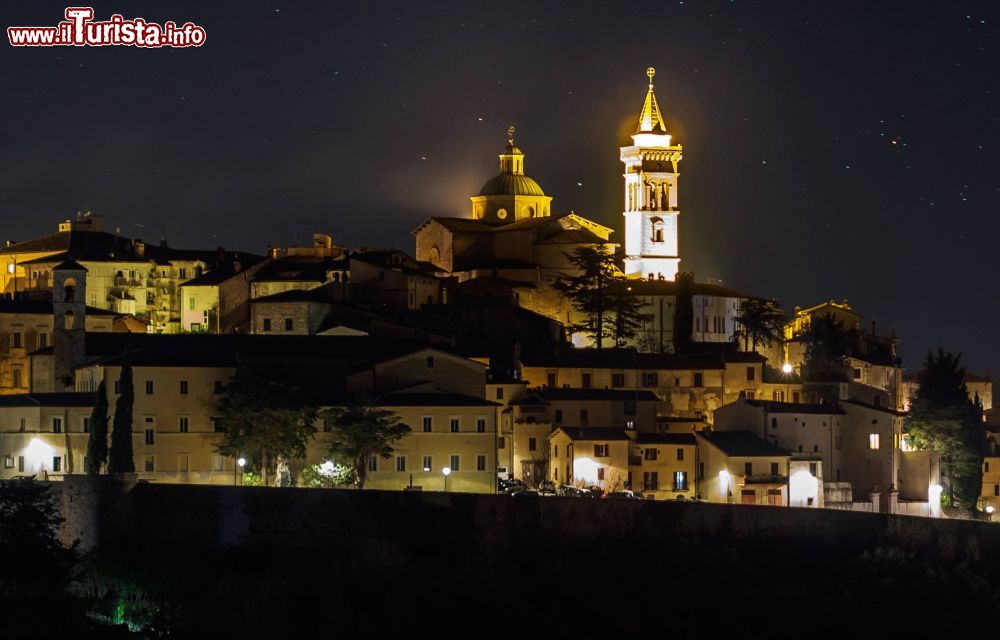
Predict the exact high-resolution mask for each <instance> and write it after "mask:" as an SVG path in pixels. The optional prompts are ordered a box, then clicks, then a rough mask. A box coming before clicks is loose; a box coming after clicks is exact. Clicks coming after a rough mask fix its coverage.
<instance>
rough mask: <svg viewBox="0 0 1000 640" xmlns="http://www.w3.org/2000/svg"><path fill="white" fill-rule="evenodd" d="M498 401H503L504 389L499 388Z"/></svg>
mask: <svg viewBox="0 0 1000 640" xmlns="http://www.w3.org/2000/svg"><path fill="white" fill-rule="evenodd" d="M497 400H503V387H497Z"/></svg>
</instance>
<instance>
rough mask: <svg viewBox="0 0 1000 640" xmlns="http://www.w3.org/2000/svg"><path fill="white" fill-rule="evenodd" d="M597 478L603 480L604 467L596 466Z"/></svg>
mask: <svg viewBox="0 0 1000 640" xmlns="http://www.w3.org/2000/svg"><path fill="white" fill-rule="evenodd" d="M597 479H598V480H600V481H602V482H603V481H604V467H597Z"/></svg>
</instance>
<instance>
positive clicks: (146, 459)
mask: <svg viewBox="0 0 1000 640" xmlns="http://www.w3.org/2000/svg"><path fill="white" fill-rule="evenodd" d="M142 470H143V471H145V472H146V473H153V472H154V471H156V456H143V457H142Z"/></svg>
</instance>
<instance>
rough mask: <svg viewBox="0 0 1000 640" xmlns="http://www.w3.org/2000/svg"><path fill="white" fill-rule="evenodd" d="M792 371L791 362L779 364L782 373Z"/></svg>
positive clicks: (786, 373)
mask: <svg viewBox="0 0 1000 640" xmlns="http://www.w3.org/2000/svg"><path fill="white" fill-rule="evenodd" d="M792 371H794V368H793V367H792V363H791V362H786V363H785V364H783V365H781V372H782V373H783V374H785V375H788V374H790V373H791V372H792Z"/></svg>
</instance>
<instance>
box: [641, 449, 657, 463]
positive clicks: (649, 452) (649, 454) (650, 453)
mask: <svg viewBox="0 0 1000 640" xmlns="http://www.w3.org/2000/svg"><path fill="white" fill-rule="evenodd" d="M659 453H660V450H659V449H653V448H652V447H650V448H648V449H643V450H642V459H643V460H649V461H650V462H654V461H655V460H656V456H657V454H659Z"/></svg>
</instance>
